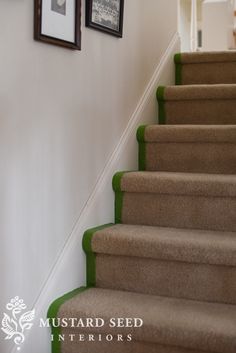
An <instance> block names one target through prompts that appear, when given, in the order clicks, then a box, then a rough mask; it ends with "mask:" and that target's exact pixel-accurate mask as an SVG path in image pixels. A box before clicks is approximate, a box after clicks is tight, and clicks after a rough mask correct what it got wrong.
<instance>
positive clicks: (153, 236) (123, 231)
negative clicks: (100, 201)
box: [85, 224, 236, 266]
mask: <svg viewBox="0 0 236 353" xmlns="http://www.w3.org/2000/svg"><path fill="white" fill-rule="evenodd" d="M85 237H86V233H85ZM89 245H90V244H89ZM90 249H91V250H92V251H93V252H95V253H100V254H107V255H117V256H136V257H142V258H152V259H158V260H167V261H181V262H189V263H204V264H211V265H224V266H236V257H235V253H236V233H235V232H220V231H204V230H195V229H178V228H167V227H152V226H137V225H126V224H115V225H111V226H110V227H106V228H104V229H100V230H98V231H95V232H94V233H93V236H92V239H91V245H90V246H89V249H88V248H87V249H85V251H87V252H88V251H90Z"/></svg>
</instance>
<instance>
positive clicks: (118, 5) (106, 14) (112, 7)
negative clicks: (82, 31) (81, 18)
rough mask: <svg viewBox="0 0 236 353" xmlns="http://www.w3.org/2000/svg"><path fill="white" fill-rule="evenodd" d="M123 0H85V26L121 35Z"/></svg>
mask: <svg viewBox="0 0 236 353" xmlns="http://www.w3.org/2000/svg"><path fill="white" fill-rule="evenodd" d="M123 12H124V0H86V26H87V27H91V28H95V29H97V30H99V31H102V32H106V33H109V34H112V35H114V36H117V37H122V31H123Z"/></svg>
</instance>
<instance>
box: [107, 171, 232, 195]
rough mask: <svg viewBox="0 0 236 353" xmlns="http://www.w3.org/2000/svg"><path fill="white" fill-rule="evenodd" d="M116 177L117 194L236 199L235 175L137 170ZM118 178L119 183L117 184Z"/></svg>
mask: <svg viewBox="0 0 236 353" xmlns="http://www.w3.org/2000/svg"><path fill="white" fill-rule="evenodd" d="M119 174H120V173H117V174H115V176H114V178H113V188H114V190H115V191H123V192H130V193H156V194H171V195H173V194H175V195H195V196H211V197H235V196H236V175H225V174H203V173H176V172H156V171H154V172H152V171H138V172H126V173H124V174H123V175H122V177H121V178H120V176H119ZM117 178H119V181H118V182H115V181H116V179H117Z"/></svg>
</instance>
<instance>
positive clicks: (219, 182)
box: [113, 172, 236, 231]
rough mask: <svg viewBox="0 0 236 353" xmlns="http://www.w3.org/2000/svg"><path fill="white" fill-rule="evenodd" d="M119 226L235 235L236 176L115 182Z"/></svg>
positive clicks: (137, 175) (137, 177)
mask: <svg viewBox="0 0 236 353" xmlns="http://www.w3.org/2000/svg"><path fill="white" fill-rule="evenodd" d="M113 188H114V190H115V191H116V199H115V200H116V201H115V202H116V208H115V213H116V222H117V223H126V224H143V225H151V226H164V227H174V228H194V229H209V230H223V231H236V176H234V175H220V174H197V173H168V172H128V173H117V174H116V175H115V176H114V178H113Z"/></svg>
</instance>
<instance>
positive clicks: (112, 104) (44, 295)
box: [0, 0, 179, 353]
mask: <svg viewBox="0 0 236 353" xmlns="http://www.w3.org/2000/svg"><path fill="white" fill-rule="evenodd" d="M170 5H171V6H170ZM84 12H85V2H84V1H82V51H81V52H78V51H70V50H67V49H63V48H59V47H54V46H50V45H46V44H42V43H38V42H35V41H34V40H33V1H28V0H20V1H19V0H11V1H9V0H1V1H0V43H1V54H0V77H1V79H0V82H1V83H0V164H1V168H0V195H1V197H0V234H1V246H0V268H1V274H0V283H1V297H0V313H2V312H3V311H4V310H5V304H6V303H7V302H8V301H9V300H10V299H11V298H12V297H14V296H16V295H18V296H20V297H22V298H23V299H24V301H25V303H26V304H27V305H28V308H29V309H30V308H32V307H35V308H36V312H37V311H38V315H39V313H42V315H45V312H46V309H47V307H48V304H49V302H50V300H53V299H54V298H56V297H57V296H59V295H60V294H62V293H63V292H65V291H69V290H70V289H73V288H75V287H76V286H79V285H82V284H83V283H84V278H85V266H84V256H83V253H82V249H81V237H82V233H83V230H84V229H85V228H87V227H91V226H94V225H98V224H101V223H106V222H111V221H113V216H114V215H113V193H112V189H111V179H110V174H109V173H108V174H106V168H110V173H111V171H112V170H113V169H114V171H115V170H116V169H120V168H121V169H132V168H137V145H136V143H135V135H134V133H135V129H136V125H135V119H136V122H138V123H141V122H143V123H149V122H154V121H155V118H156V116H155V115H156V103H155V96H154V86H152V87H151V86H150V87H151V88H150V87H149V85H150V84H151V85H153V82H152V80H153V79H152V77H153V75H154V79H157V77H158V80H159V81H160V83H164V84H168V83H170V82H171V81H172V80H173V78H174V76H173V63H172V57H171V56H172V55H171V56H170V57H167V56H166V57H165V65H164V64H163V63H162V60H163V55H164V53H165V52H166V50H167V48H168V46H169V44H170V42H171V40H172V42H173V36H174V35H175V34H176V31H177V0H176V1H175V0H171V1H170V0H169V1H166V0H158V1H156V0H148V2H147V1H143V0H127V1H126V2H125V11H124V38H123V39H117V38H115V37H112V36H109V35H105V34H103V33H99V32H96V31H94V30H91V29H88V28H86V27H85V26H84ZM178 49H179V43H178V40H177V37H175V39H174V42H173V43H172V47H171V48H170V49H169V51H171V54H173V53H172V51H173V52H174V51H175V50H178ZM169 54H170V53H169ZM166 55H167V54H166ZM160 65H162V66H160ZM157 68H159V71H160V68H161V71H162V72H161V73H160V72H159V71H158V73H157V74H156V75H155V70H156V69H157ZM159 81H158V82H159ZM155 84H156V82H155ZM148 87H149V88H148ZM145 90H146V92H147V94H146V96H145V95H143V94H144V92H145ZM150 90H151V91H150ZM148 92H149V93H150V92H151V94H152V97H151V99H149V96H148ZM138 114H139V115H140V116H141V115H142V117H140V116H139V119H141V120H140V121H138V120H137V116H138ZM131 123H132V124H133V125H132V129H133V130H132V129H131V125H130V124H131ZM127 128H128V129H129V132H130V131H131V130H132V138H130V137H129V134H127ZM122 141H123V142H124V141H125V143H126V150H125V155H124V154H123V156H122V155H120V152H121V148H120V147H119V148H117V146H121V145H122V143H123V142H122ZM114 158H115V162H114V163H113V162H112V161H113V160H114ZM112 163H113V164H112ZM104 173H105V174H104ZM107 176H109V178H108V177H107ZM101 178H102V180H103V183H104V185H106V188H105V189H101V190H100V189H99V188H100V187H99V184H98V180H100V181H101ZM106 178H107V180H106ZM91 203H92V204H93V210H95V211H93V213H92V217H91V213H88V212H87V210H88V209H89V207H90V206H91ZM86 212H87V213H86ZM83 215H84V216H83ZM82 216H83V217H82ZM81 217H82V218H81ZM71 239H73V241H71ZM68 249H70V251H69V252H68ZM65 253H67V256H63V254H65ZM68 254H69V255H68ZM52 282H53V283H52ZM0 315H1V314H0ZM48 334H49V333H48V332H46V333H45V331H44V332H43V330H42V329H41V330H39V329H38V327H37V324H35V326H34V329H33V330H32V331H31V332H30V334H29V337H28V338H27V340H26V345H25V347H23V349H22V350H21V352H22V353H28V352H31V353H32V352H34V353H42V352H44V353H48V352H49V351H50V345H49V340H48V338H49V336H48ZM11 349H13V350H14V347H13V345H11V343H10V342H9V341H5V340H4V335H3V332H1V333H0V350H1V351H4V352H10V351H11Z"/></svg>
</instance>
